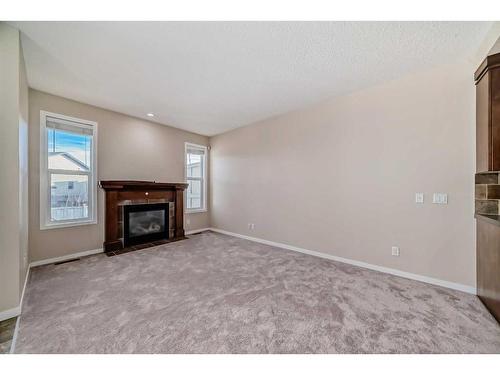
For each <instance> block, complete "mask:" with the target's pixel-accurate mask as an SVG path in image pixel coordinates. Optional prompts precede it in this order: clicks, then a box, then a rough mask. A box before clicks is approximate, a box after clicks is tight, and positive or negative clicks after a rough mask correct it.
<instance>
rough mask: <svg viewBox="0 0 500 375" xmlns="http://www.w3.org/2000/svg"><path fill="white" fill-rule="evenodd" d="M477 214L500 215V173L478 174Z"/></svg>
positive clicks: (476, 190)
mask: <svg viewBox="0 0 500 375" xmlns="http://www.w3.org/2000/svg"><path fill="white" fill-rule="evenodd" d="M475 212H476V213H477V214H485V215H499V214H500V171H499V172H486V173H477V174H476V186H475Z"/></svg>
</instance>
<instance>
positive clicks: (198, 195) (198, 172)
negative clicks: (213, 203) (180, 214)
mask: <svg viewBox="0 0 500 375" xmlns="http://www.w3.org/2000/svg"><path fill="white" fill-rule="evenodd" d="M206 161H207V148H206V147H205V146H200V145H194V144H191V143H186V182H187V183H188V185H189V186H188V188H187V191H186V212H202V211H206V210H207V202H206V195H207V194H206V191H207V181H206Z"/></svg>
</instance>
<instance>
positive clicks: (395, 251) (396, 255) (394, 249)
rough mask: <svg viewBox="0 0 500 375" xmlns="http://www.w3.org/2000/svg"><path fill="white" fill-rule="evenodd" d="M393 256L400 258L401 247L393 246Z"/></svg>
mask: <svg viewBox="0 0 500 375" xmlns="http://www.w3.org/2000/svg"><path fill="white" fill-rule="evenodd" d="M391 254H392V256H395V257H398V256H399V247H397V246H393V247H392V248H391Z"/></svg>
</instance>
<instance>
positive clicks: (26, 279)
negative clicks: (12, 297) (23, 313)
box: [19, 265, 31, 310]
mask: <svg viewBox="0 0 500 375" xmlns="http://www.w3.org/2000/svg"><path fill="white" fill-rule="evenodd" d="M30 267H31V266H30V265H28V269H27V270H26V277H25V278H24V286H23V292H22V293H21V300H20V301H19V306H20V307H21V310H22V308H23V301H24V293H25V292H26V285H28V278H29V277H30Z"/></svg>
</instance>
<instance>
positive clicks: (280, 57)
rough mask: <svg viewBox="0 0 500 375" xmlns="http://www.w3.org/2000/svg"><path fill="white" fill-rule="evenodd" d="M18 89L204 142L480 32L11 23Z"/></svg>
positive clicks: (393, 26) (428, 61) (434, 56)
mask: <svg viewBox="0 0 500 375" xmlns="http://www.w3.org/2000/svg"><path fill="white" fill-rule="evenodd" d="M11 24H13V25H14V26H16V27H18V28H19V29H20V30H21V31H22V45H23V50H24V56H25V60H26V66H27V74H28V81H29V85H30V86H31V87H33V88H35V89H38V90H41V91H46V92H49V93H52V94H56V95H60V96H64V97H67V98H71V99H74V100H78V101H81V102H84V103H88V104H93V105H96V106H99V107H103V108H107V109H111V110H114V111H118V112H122V113H126V114H129V115H132V116H136V117H141V118H148V117H146V113H148V112H153V113H154V114H155V115H156V116H155V117H154V121H156V122H160V123H163V124H168V125H171V126H174V127H177V128H181V129H185V130H189V131H192V132H195V133H199V134H204V135H214V134H219V133H222V132H225V131H227V130H229V129H233V128H237V127H239V126H243V125H247V124H249V123H252V122H255V121H258V120H262V119H264V118H267V117H270V116H273V115H276V114H280V113H284V112H288V111H291V110H294V109H298V108H302V107H305V106H307V105H309V104H312V103H314V102H317V101H320V100H323V99H326V98H328V97H331V96H335V95H339V94H344V93H347V92H352V91H353V90H357V89H360V88H363V87H367V86H370V85H373V84H376V83H378V82H381V81H386V80H389V79H394V78H397V77H399V76H402V75H404V74H407V73H410V72H413V71H417V70H420V69H426V68H429V67H431V66H434V65H438V64H442V63H446V62H450V61H453V60H454V59H457V58H461V57H465V56H469V55H472V53H474V52H475V50H476V49H477V47H478V46H479V44H480V43H481V41H482V40H483V38H484V37H485V36H486V34H487V32H488V30H489V28H490V27H491V25H492V24H491V23H490V22H406V23H398V22H11Z"/></svg>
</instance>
